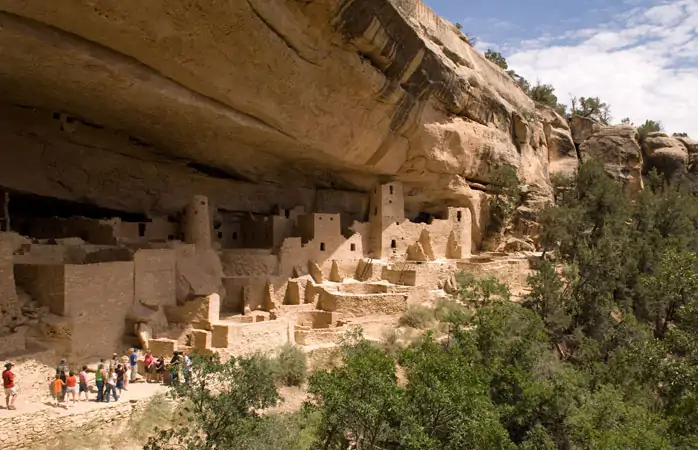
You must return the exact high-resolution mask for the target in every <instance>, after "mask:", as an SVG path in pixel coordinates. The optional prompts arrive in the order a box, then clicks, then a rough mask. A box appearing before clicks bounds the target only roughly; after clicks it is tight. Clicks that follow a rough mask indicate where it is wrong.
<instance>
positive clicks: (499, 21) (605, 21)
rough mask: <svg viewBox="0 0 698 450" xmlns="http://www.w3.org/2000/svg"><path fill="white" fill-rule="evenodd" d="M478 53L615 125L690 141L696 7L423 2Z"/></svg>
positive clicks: (696, 109) (652, 0)
mask: <svg viewBox="0 0 698 450" xmlns="http://www.w3.org/2000/svg"><path fill="white" fill-rule="evenodd" d="M426 3H427V4H428V5H429V6H430V7H431V8H432V9H433V10H434V11H436V13H438V14H439V15H441V16H443V17H445V18H446V19H448V20H450V21H451V22H459V23H461V24H462V25H463V31H464V32H466V33H468V34H469V35H473V36H476V37H477V38H478V40H479V42H478V44H477V47H478V49H480V50H482V51H484V50H485V49H487V48H492V49H495V50H498V51H500V52H502V54H503V55H504V56H505V57H506V58H507V60H508V62H509V65H510V66H511V68H513V69H514V70H516V71H517V72H518V73H520V74H521V75H523V76H524V77H526V78H527V79H529V80H530V81H532V82H535V81H536V80H540V81H541V82H543V83H550V84H552V85H553V86H555V88H556V90H557V94H558V97H559V98H560V100H561V101H562V102H563V103H568V100H569V98H570V96H573V95H574V96H598V97H600V98H601V99H602V100H604V101H606V102H608V103H609V104H610V105H611V113H612V115H613V117H614V119H615V121H616V122H620V120H621V119H622V118H624V117H629V118H630V119H631V120H632V121H633V122H635V123H636V124H637V123H641V122H644V120H645V119H654V120H660V121H661V122H662V123H663V125H664V126H665V128H666V129H667V131H669V132H677V131H683V132H687V133H689V134H690V135H692V136H693V137H694V139H698V114H697V113H698V0H606V1H603V0H579V1H574V2H573V1H559V0H558V1H553V0H527V1H522V0H490V1H486V0H468V1H465V0H426Z"/></svg>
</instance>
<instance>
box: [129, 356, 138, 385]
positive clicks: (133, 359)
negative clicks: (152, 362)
mask: <svg viewBox="0 0 698 450" xmlns="http://www.w3.org/2000/svg"><path fill="white" fill-rule="evenodd" d="M128 362H129V365H130V366H131V376H130V381H131V382H134V381H136V376H138V353H136V349H135V348H132V349H131V355H130V356H129V357H128Z"/></svg>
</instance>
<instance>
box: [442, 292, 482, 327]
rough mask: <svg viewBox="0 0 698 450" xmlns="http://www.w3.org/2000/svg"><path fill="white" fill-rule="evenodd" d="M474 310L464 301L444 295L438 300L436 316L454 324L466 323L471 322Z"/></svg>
mask: <svg viewBox="0 0 698 450" xmlns="http://www.w3.org/2000/svg"><path fill="white" fill-rule="evenodd" d="M472 315H473V312H472V310H471V309H469V308H468V307H467V306H465V305H464V304H463V303H461V302H458V301H456V300H453V299H451V298H447V297H443V298H440V299H438V300H437V301H436V306H435V308H434V317H435V318H436V320H439V321H441V322H446V323H450V324H453V325H460V326H463V325H466V324H467V323H468V322H470V320H471V318H472Z"/></svg>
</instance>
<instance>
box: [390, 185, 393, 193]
mask: <svg viewBox="0 0 698 450" xmlns="http://www.w3.org/2000/svg"><path fill="white" fill-rule="evenodd" d="M390 195H393V187H392V186H390Z"/></svg>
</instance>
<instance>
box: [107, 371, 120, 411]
mask: <svg viewBox="0 0 698 450" xmlns="http://www.w3.org/2000/svg"><path fill="white" fill-rule="evenodd" d="M111 395H114V401H115V402H118V401H119V394H117V393H116V371H114V372H112V373H111V375H109V378H107V393H106V397H107V399H106V403H109V402H110V401H111Z"/></svg>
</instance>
